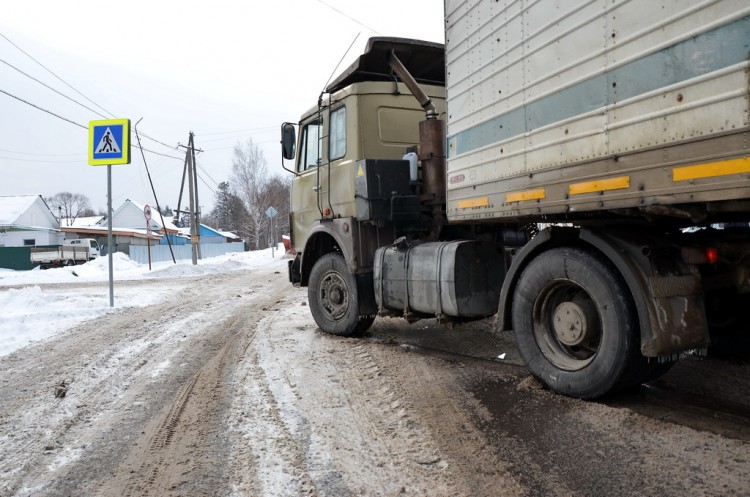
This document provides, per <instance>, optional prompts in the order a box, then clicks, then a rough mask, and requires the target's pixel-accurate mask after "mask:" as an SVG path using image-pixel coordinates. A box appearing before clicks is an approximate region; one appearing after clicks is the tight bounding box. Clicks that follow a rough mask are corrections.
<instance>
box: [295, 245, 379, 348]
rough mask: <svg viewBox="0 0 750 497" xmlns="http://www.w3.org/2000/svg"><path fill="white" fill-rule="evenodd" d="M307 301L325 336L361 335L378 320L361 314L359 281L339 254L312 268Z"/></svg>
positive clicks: (331, 254)
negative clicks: (327, 334) (328, 334)
mask: <svg viewBox="0 0 750 497" xmlns="http://www.w3.org/2000/svg"><path fill="white" fill-rule="evenodd" d="M307 299H308V302H309V304H310V312H311V313H312V315H313V319H315V323H317V325H318V327H320V329H321V330H323V331H325V332H326V333H331V334H333V335H340V336H353V335H358V334H362V333H364V332H365V331H367V329H368V328H369V327H370V326H371V325H372V323H373V321H374V320H375V316H360V315H359V300H358V291H357V280H356V279H355V278H354V275H353V274H351V273H350V272H349V268H348V267H347V265H346V261H345V260H344V257H343V256H342V255H341V254H339V253H337V252H332V253H329V254H326V255H324V256H323V257H321V258H320V259H318V261H317V262H316V263H315V265H313V268H312V271H311V272H310V279H309V281H308V286H307Z"/></svg>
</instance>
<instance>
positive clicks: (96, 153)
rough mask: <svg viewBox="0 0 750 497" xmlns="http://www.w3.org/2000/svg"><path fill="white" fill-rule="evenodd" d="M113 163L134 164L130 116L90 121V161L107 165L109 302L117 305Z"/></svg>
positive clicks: (95, 164)
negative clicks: (115, 289)
mask: <svg viewBox="0 0 750 497" xmlns="http://www.w3.org/2000/svg"><path fill="white" fill-rule="evenodd" d="M112 164H130V119H108V120H106V121H89V165H91V166H107V259H108V262H109V306H110V307H114V306H115V291H114V269H113V263H112V253H113V252H114V250H113V243H112Z"/></svg>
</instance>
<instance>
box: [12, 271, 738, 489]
mask: <svg viewBox="0 0 750 497" xmlns="http://www.w3.org/2000/svg"><path fill="white" fill-rule="evenodd" d="M225 269H226V268H225ZM65 285H67V286H65ZM65 285H61V284H39V291H41V292H42V294H46V293H47V292H52V293H54V292H60V293H64V291H65V290H64V288H68V287H69V286H70V288H72V290H67V291H75V292H79V293H80V292H82V291H85V292H88V293H91V294H101V293H102V292H104V294H105V295H106V283H104V282H96V281H95V282H90V283H77V284H75V285H73V284H65ZM71 285H72V286H71ZM14 289H15V290H17V288H14ZM9 291H10V290H8V289H5V290H3V289H0V295H2V293H3V292H9ZM119 291H120V292H121V294H122V295H130V294H132V295H142V294H148V295H154V296H158V298H154V299H153V303H151V304H150V305H143V302H134V303H137V304H138V305H139V306H138V307H120V308H118V309H117V310H115V311H114V312H107V313H103V314H101V315H99V316H98V317H96V318H94V319H90V320H87V321H83V322H82V323H80V324H78V325H75V326H73V327H72V328H67V329H64V330H62V331H60V332H59V333H57V334H56V335H54V336H52V337H50V338H46V339H44V340H41V339H40V340H38V341H36V342H34V343H32V344H31V345H29V346H26V347H23V348H20V349H18V350H16V351H15V352H12V353H9V354H6V355H4V356H1V357H0V398H1V399H2V403H0V495H2V496H26V495H33V496H36V495H40V496H67V495H96V496H100V495H101V496H112V495H117V496H120V495H122V496H143V495H150V496H170V495H175V496H176V495H184V496H200V495H207V496H256V495H257V496H284V495H288V496H298V495H310V496H349V495H373V496H376V495H377V496H379V495H384V496H390V495H394V496H395V495H429V496H494V495H559V496H563V495H610V496H618V495H622V496H625V495H664V496H683V495H717V496H719V495H747V494H748V493H750V475H749V474H748V472H747V468H748V466H749V465H750V443H749V442H750V423H748V417H747V416H745V417H743V413H744V412H745V411H744V409H746V408H747V407H748V406H747V403H744V404H743V402H745V400H744V397H742V396H743V395H746V392H747V388H748V387H747V377H748V376H747V373H748V370H749V369H750V367H749V366H748V364H747V363H746V362H744V363H739V364H734V365H731V367H729V369H727V370H726V371H724V370H722V371H724V372H723V373H722V374H723V375H724V376H722V377H721V378H720V380H721V381H723V382H724V383H726V382H727V381H734V382H735V383H734V384H733V385H730V386H731V387H732V388H733V391H734V392H735V394H734V397H732V399H733V400H732V402H735V403H737V402H739V404H740V405H739V408H738V409H739V410H738V411H736V412H737V413H739V415H734V416H729V415H726V416H724V415H718V414H717V411H705V412H704V411H701V410H700V409H698V408H691V409H692V411H693V416H692V417H691V418H689V419H688V418H679V419H677V418H678V417H679V414H680V413H679V411H683V410H685V409H683V407H684V406H685V405H686V404H681V403H679V402H680V401H679V400H678V401H674V397H670V399H672V400H671V401H670V402H672V401H674V402H677V405H676V407H675V406H672V407H670V405H667V404H665V403H664V402H658V401H657V402H653V401H652V400H651V399H652V397H653V396H654V395H657V394H653V393H650V392H651V390H648V391H644V392H639V393H635V394H630V395H626V396H624V397H623V396H620V397H618V398H616V399H612V400H610V401H608V402H605V403H593V402H581V401H576V400H573V399H567V398H563V397H560V396H556V395H553V394H551V393H549V392H546V391H544V390H541V389H540V388H538V385H537V384H536V383H535V382H533V381H532V380H531V379H530V378H529V377H528V374H527V373H526V371H525V370H524V369H523V368H521V367H520V366H519V364H518V361H517V356H516V355H515V352H514V350H512V345H510V344H509V343H508V342H507V341H506V340H505V339H503V338H499V337H497V336H496V335H495V334H494V333H492V332H491V326H490V324H489V323H477V324H476V325H475V326H474V327H469V328H465V329H464V328H459V329H456V330H452V331H451V330H449V331H446V330H443V329H442V328H440V327H437V326H435V325H434V323H429V322H426V323H417V324H415V325H406V324H405V323H401V322H400V321H396V320H388V319H379V320H377V321H376V324H375V326H374V328H373V330H372V332H371V333H370V335H369V336H368V337H366V338H363V339H346V338H339V337H333V336H328V335H325V334H322V333H320V332H319V331H317V330H316V327H315V325H314V323H313V321H312V319H311V317H310V314H309V310H308V308H307V306H306V305H305V304H304V303H305V300H306V291H305V289H295V288H292V287H291V286H290V285H288V283H287V282H286V267H285V261H283V260H279V261H274V262H272V263H270V264H262V265H258V266H257V267H255V268H254V269H243V268H242V267H240V266H237V267H233V270H221V271H218V272H215V273H211V272H209V271H207V272H202V273H199V274H190V273H185V272H179V271H176V270H173V271H172V272H171V274H170V272H169V271H165V272H163V273H161V276H160V277H158V278H156V277H152V278H141V279H133V280H131V281H126V282H124V283H122V284H120V289H119ZM123 298H124V297H123ZM135 300H136V299H135V298H134V301H135ZM6 324H7V323H6ZM502 353H506V355H505V356H503V359H502V360H500V359H499V358H498V356H500V355H501V354H502ZM701 367H703V363H700V364H697V365H691V364H690V363H689V361H688V364H687V365H686V366H684V367H683V366H681V368H682V369H679V368H676V371H675V372H670V373H669V374H668V375H667V376H666V377H665V383H664V384H663V386H662V388H661V389H662V390H667V389H668V388H673V389H677V390H680V389H683V390H680V391H682V392H684V393H685V395H686V396H691V398H692V395H688V394H693V393H694V392H688V391H687V390H685V389H687V388H688V387H684V386H680V383H679V381H680V378H683V377H685V378H688V377H690V375H691V374H694V375H700V376H705V375H704V374H703V370H702V369H701ZM63 381H64V382H65V383H66V385H67V392H66V395H65V396H64V397H56V396H55V388H54V387H55V385H60V384H61V382H63ZM670 386H671V387H670ZM657 390H658V389H657ZM737 392H739V394H737ZM738 395H739V397H738ZM690 405H692V404H690ZM644 406H646V407H644ZM659 409H661V410H659ZM665 410H666V411H665ZM654 412H656V414H654ZM665 412H666V413H667V414H664V413H665ZM676 419H677V421H676ZM696 420H697V421H696ZM683 421H684V422H683Z"/></svg>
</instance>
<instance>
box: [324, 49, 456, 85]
mask: <svg viewBox="0 0 750 497" xmlns="http://www.w3.org/2000/svg"><path fill="white" fill-rule="evenodd" d="M391 50H392V51H393V52H394V53H395V54H396V56H397V57H398V58H399V59H400V60H401V62H402V63H403V64H404V66H406V68H407V69H408V71H409V72H410V73H411V75H412V76H414V79H416V80H417V82H418V83H420V84H429V85H437V86H445V46H444V45H443V44H442V43H434V42H430V41H422V40H412V39H408V38H390V37H374V38H370V39H369V40H368V41H367V46H366V48H365V52H364V53H363V54H362V55H360V56H359V58H357V60H356V61H354V63H353V64H352V65H350V66H349V67H348V68H347V69H346V70H345V71H344V72H342V73H341V74H340V75H339V76H338V77H337V78H336V79H335V80H333V82H331V84H329V85H328V87H327V88H326V92H328V93H333V92H335V91H338V90H340V89H342V88H344V87H346V86H349V85H350V84H352V83H358V82H360V81H396V80H397V77H396V75H395V74H394V73H393V71H392V70H391V66H390V65H389V64H388V54H389V53H390V52H391Z"/></svg>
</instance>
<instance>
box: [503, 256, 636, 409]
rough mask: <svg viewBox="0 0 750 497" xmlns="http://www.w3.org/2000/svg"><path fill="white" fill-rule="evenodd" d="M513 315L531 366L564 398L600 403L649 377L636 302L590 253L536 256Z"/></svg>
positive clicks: (519, 286)
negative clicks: (595, 400)
mask: <svg viewBox="0 0 750 497" xmlns="http://www.w3.org/2000/svg"><path fill="white" fill-rule="evenodd" d="M512 311H513V318H512V320H513V331H514V334H515V337H516V342H517V344H518V349H519V353H520V354H521V357H522V358H523V360H524V362H525V363H526V366H527V367H528V368H529V370H530V371H531V373H532V374H533V375H534V376H535V377H536V378H537V379H539V380H540V381H541V382H542V383H544V384H546V385H547V386H548V387H549V388H551V389H552V390H554V391H556V392H558V393H562V394H565V395H570V396H573V397H580V398H586V399H590V398H596V397H599V396H601V395H604V394H605V393H607V392H610V391H613V390H617V389H620V388H623V387H627V386H631V385H633V384H635V383H638V382H639V380H642V379H643V378H644V377H645V375H646V373H645V371H644V370H643V368H644V367H645V366H644V364H645V361H644V359H643V357H641V355H640V341H639V335H638V333H639V331H638V326H637V322H638V321H637V317H636V313H635V304H634V303H633V299H632V296H631V295H630V293H629V290H628V288H627V286H626V285H625V283H624V281H623V280H622V278H621V277H620V275H619V274H618V273H617V271H616V270H615V269H614V268H613V267H612V266H611V265H610V264H608V263H607V262H606V261H605V260H603V259H601V258H600V257H599V256H597V255H596V254H594V253H592V252H589V251H585V250H581V249H578V248H556V249H552V250H549V251H547V252H545V253H543V254H541V255H540V256H538V257H536V258H535V259H534V260H532V261H531V262H530V263H529V265H528V266H527V267H526V268H525V269H524V270H523V272H522V273H521V276H520V278H519V280H518V284H517V287H516V292H515V295H514V299H513V304H512Z"/></svg>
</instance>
